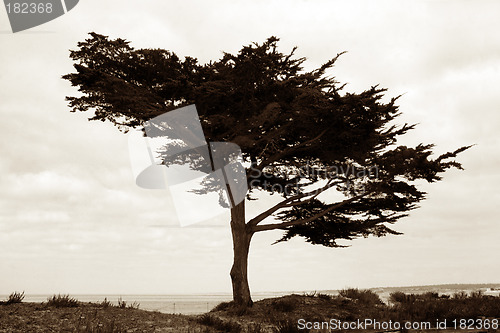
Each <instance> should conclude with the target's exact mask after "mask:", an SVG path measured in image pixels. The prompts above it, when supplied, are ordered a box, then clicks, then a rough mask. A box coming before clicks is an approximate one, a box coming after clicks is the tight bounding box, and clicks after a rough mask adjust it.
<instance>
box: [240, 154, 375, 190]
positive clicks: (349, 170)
mask: <svg viewBox="0 0 500 333" xmlns="http://www.w3.org/2000/svg"><path fill="white" fill-rule="evenodd" d="M247 174H248V178H249V179H248V183H249V188H255V187H261V188H265V189H266V190H267V191H269V192H271V193H275V192H276V193H282V194H285V195H292V194H294V193H300V189H301V188H302V187H303V186H304V181H307V179H316V178H319V179H324V180H326V181H334V180H337V181H338V182H337V183H338V184H342V185H343V186H344V188H346V189H348V188H353V187H354V186H357V190H358V192H363V191H364V187H363V186H359V184H360V183H361V182H360V181H361V180H365V181H366V180H371V179H376V178H378V175H379V167H378V166H377V165H372V166H368V167H360V166H356V165H354V164H340V165H332V166H329V167H327V168H322V167H317V166H314V165H311V164H310V163H309V162H308V163H307V164H306V165H304V166H301V167H299V168H294V169H290V168H287V167H283V168H273V171H272V172H265V171H262V170H261V169H259V168H250V169H249V170H248V172H247ZM276 178H279V179H282V180H285V179H286V180H288V181H285V182H284V184H283V183H282V182H278V181H276ZM318 190H319V189H318Z"/></svg>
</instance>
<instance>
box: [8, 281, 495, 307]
mask: <svg viewBox="0 0 500 333" xmlns="http://www.w3.org/2000/svg"><path fill="white" fill-rule="evenodd" d="M341 289H343V288H341ZM360 289H361V288H360ZM363 289H370V290H373V291H375V292H376V293H377V294H379V296H380V297H381V299H382V300H383V301H385V302H387V300H388V298H389V295H390V293H391V292H394V291H396V290H399V291H403V292H406V293H417V294H418V293H425V292H429V291H432V292H438V293H440V294H449V295H451V294H453V293H454V292H459V291H464V292H471V291H478V290H481V291H483V292H485V293H486V294H491V295H495V296H498V295H500V283H476V284H474V283H467V284H465V283H464V284H459V283H450V284H436V285H421V286H402V287H373V288H363ZM339 290H340V289H324V290H300V291H297V290H295V291H267V292H266V291H256V292H252V299H253V300H254V301H259V300H262V299H265V298H274V297H281V296H284V295H290V294H312V293H324V294H336V293H337V292H338V291H339ZM58 294H61V295H67V293H55V294H54V293H50V294H49V293H45V294H30V293H27V294H25V298H24V300H23V301H24V302H29V303H43V302H46V301H47V298H49V297H52V296H53V295H58ZM8 296H9V295H5V294H3V295H0V299H7V297H8ZM69 296H70V297H72V298H74V299H76V300H78V301H80V302H83V303H88V302H90V303H100V302H102V301H104V300H105V299H106V300H107V301H109V302H110V303H111V304H114V305H117V304H118V301H119V300H121V301H125V302H126V304H127V306H129V305H130V306H138V308H139V309H141V310H146V311H158V312H161V313H171V314H174V313H175V314H188V315H189V314H193V315H194V314H201V313H205V312H208V311H210V310H211V309H213V308H214V307H215V306H217V305H218V304H220V303H222V302H229V301H231V300H232V298H233V296H232V293H231V292H206V293H168V294H134V293H131V294H117V293H106V294H105V293H98V294H97V293H96V294H69Z"/></svg>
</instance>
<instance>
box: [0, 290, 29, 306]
mask: <svg viewBox="0 0 500 333" xmlns="http://www.w3.org/2000/svg"><path fill="white" fill-rule="evenodd" d="M23 299H24V291H23V292H22V293H19V292H17V291H15V292H13V293H12V294H10V295H9V298H8V299H7V301H6V302H5V303H4V304H6V305H9V304H16V303H21V302H22V301H23Z"/></svg>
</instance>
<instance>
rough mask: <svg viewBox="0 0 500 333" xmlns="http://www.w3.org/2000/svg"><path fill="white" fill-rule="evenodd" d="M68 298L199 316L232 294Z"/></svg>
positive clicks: (35, 298)
mask: <svg viewBox="0 0 500 333" xmlns="http://www.w3.org/2000/svg"><path fill="white" fill-rule="evenodd" d="M290 293H291V292H270V293H253V294H252V299H253V300H254V301H258V300H261V299H264V298H270V297H280V296H283V295H287V294H290ZM52 296H53V295H30V294H26V296H25V298H24V300H23V302H33V303H42V302H46V301H47V298H49V297H52ZM70 297H72V298H75V299H77V300H79V301H80V302H84V303H85V302H92V303H96V302H102V301H103V300H104V298H106V299H107V300H108V301H110V302H111V303H113V304H115V305H116V304H118V300H119V299H121V300H122V301H125V302H127V305H131V304H133V303H134V302H135V303H138V304H139V309H142V310H148V311H158V312H162V313H177V314H200V313H205V312H208V311H210V310H211V309H212V308H213V307H215V306H216V305H217V304H219V303H221V302H228V301H231V300H232V298H233V297H232V294H229V293H227V294H226V293H218V294H172V295H114V294H111V295H76V294H75V295H70ZM7 298H8V295H0V300H6V299H7Z"/></svg>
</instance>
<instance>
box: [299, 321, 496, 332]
mask: <svg viewBox="0 0 500 333" xmlns="http://www.w3.org/2000/svg"><path fill="white" fill-rule="evenodd" d="M498 327H499V319H496V318H491V319H487V318H481V319H453V320H447V319H443V320H440V319H437V320H436V321H435V322H431V321H421V322H419V321H414V322H412V321H403V322H399V321H392V320H389V321H379V320H376V319H358V320H355V321H342V320H339V319H330V320H328V321H307V320H305V319H299V320H298V321H297V328H298V329H299V330H311V329H315V330H332V331H334V330H383V331H401V330H430V329H437V330H444V329H449V328H453V329H455V330H458V329H460V330H465V329H468V330H481V329H486V330H489V329H493V330H497V329H498Z"/></svg>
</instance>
